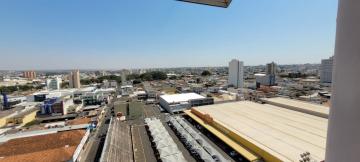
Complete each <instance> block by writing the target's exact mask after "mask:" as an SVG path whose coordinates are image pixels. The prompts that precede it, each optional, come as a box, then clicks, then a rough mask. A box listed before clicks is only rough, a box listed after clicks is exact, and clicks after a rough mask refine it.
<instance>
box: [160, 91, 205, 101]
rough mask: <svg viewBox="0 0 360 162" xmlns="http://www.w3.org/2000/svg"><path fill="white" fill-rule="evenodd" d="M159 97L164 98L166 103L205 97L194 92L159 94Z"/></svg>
mask: <svg viewBox="0 0 360 162" xmlns="http://www.w3.org/2000/svg"><path fill="white" fill-rule="evenodd" d="M160 98H162V99H164V100H165V101H166V102H168V103H175V102H186V101H189V100H193V99H202V98H205V97H204V96H201V95H199V94H196V93H182V94H172V95H161V96H160Z"/></svg>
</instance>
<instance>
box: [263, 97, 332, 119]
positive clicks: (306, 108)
mask: <svg viewBox="0 0 360 162" xmlns="http://www.w3.org/2000/svg"><path fill="white" fill-rule="evenodd" d="M261 100H262V101H264V102H265V103H268V104H271V105H275V106H280V107H285V108H289V109H292V110H295V111H300V112H303V113H309V114H311V115H316V116H319V117H324V118H328V116H329V107H326V106H322V105H318V104H313V103H308V102H304V101H299V100H293V99H288V98H283V97H275V98H261Z"/></svg>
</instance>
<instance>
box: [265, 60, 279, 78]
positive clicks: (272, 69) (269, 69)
mask: <svg viewBox="0 0 360 162" xmlns="http://www.w3.org/2000/svg"><path fill="white" fill-rule="evenodd" d="M276 69H277V67H276V64H275V63H274V62H271V63H268V64H266V74H267V75H276Z"/></svg>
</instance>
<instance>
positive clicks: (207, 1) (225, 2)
mask: <svg viewBox="0 0 360 162" xmlns="http://www.w3.org/2000/svg"><path fill="white" fill-rule="evenodd" d="M178 1H183V2H190V3H197V4H204V5H210V6H216V7H224V8H227V7H229V5H230V3H231V1H232V0H178Z"/></svg>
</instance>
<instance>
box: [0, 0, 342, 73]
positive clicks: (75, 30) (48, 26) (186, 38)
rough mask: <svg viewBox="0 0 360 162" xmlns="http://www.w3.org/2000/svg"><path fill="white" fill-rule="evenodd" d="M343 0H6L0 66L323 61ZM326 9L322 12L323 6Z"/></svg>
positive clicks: (0, 11)
mask: <svg viewBox="0 0 360 162" xmlns="http://www.w3.org/2000/svg"><path fill="white" fill-rule="evenodd" d="M336 10H337V1H336V0H317V1H311V0H302V1H287V0H271V1H265V0H256V1H249V0H241V1H233V3H232V4H231V6H230V7H229V8H228V9H223V8H216V7H209V6H202V5H194V4H188V3H182V2H178V1H175V0H174V1H173V0H157V1H151V2H150V1H148V0H137V1H136V2H134V1H132V0H122V1H116V0H111V1H106V3H104V2H103V1H85V0H78V1H71V0H63V1H47V0H37V1H21V0H11V1H1V2H0V24H1V25H0V35H1V36H0V58H1V59H0V60H1V63H0V70H18V69H35V70H40V69H74V68H79V69H121V68H159V67H188V66H190V67H199V66H226V65H227V64H228V62H229V61H230V60H231V59H232V58H237V59H240V60H242V61H244V63H245V65H260V64H265V63H268V62H271V61H274V62H276V63H278V64H303V63H320V60H321V59H323V58H328V57H330V56H332V55H333V51H334V49H333V48H334V40H335V27H336ZM320 11H321V12H320Z"/></svg>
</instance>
